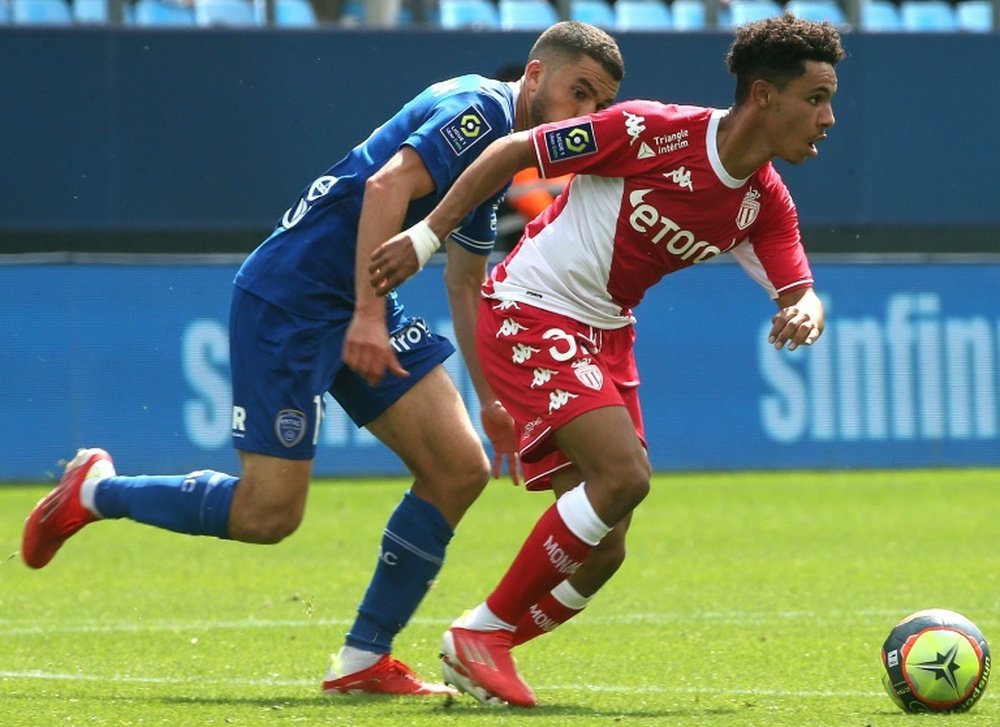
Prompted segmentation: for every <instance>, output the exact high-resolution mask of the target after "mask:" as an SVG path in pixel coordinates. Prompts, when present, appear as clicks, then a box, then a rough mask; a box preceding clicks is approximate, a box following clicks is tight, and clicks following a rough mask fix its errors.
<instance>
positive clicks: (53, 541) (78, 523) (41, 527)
mask: <svg viewBox="0 0 1000 727" xmlns="http://www.w3.org/2000/svg"><path fill="white" fill-rule="evenodd" d="M114 475H115V466H114V464H113V463H112V461H111V455H109V454H108V453H107V452H105V451H104V450H103V449H81V450H79V451H78V452H77V453H76V456H75V457H74V458H73V459H71V460H70V461H69V463H68V464H67V465H66V471H65V472H64V473H63V476H62V478H61V479H60V480H59V484H58V485H57V486H56V488H55V489H54V490H52V492H50V493H49V494H48V495H46V496H45V497H44V498H42V499H41V500H39V502H38V504H37V505H35V509H34V510H32V511H31V514H30V515H28V519H27V520H25V521H24V534H23V535H22V536H21V557H22V558H24V562H25V563H27V564H28V565H29V566H30V567H32V568H42V567H44V566H46V565H48V562H49V561H50V560H52V558H53V556H55V554H56V552H57V551H58V550H59V548H61V547H62V544H63V543H65V542H66V540H67V539H68V538H69V536H71V535H72V534H73V533H75V532H76V531H77V530H79V529H80V528H82V527H83V526H84V525H87V524H89V523H92V522H94V521H95V520H97V519H98V518H97V516H96V515H94V514H93V513H92V512H90V511H89V510H88V509H87V508H85V507H84V506H83V503H82V502H81V501H80V487H81V486H82V485H83V482H84V480H87V479H90V478H92V477H97V478H99V479H104V478H105V477H114Z"/></svg>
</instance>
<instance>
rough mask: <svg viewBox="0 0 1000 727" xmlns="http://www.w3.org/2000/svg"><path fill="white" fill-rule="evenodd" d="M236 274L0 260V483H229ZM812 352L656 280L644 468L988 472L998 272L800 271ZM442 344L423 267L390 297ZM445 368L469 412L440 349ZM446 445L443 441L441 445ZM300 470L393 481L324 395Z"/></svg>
mask: <svg viewBox="0 0 1000 727" xmlns="http://www.w3.org/2000/svg"><path fill="white" fill-rule="evenodd" d="M235 269H236V263H234V262H231V261H227V262H209V263H195V262H192V263H188V264H177V263H173V262H172V263H170V264H157V263H143V264H109V263H95V264H40V263H39V264H34V263H26V264H12V265H2V266H0V291H3V292H2V301H3V303H2V307H0V323H2V330H3V332H4V342H3V344H2V346H0V382H2V383H0V481H42V480H49V479H51V478H54V477H56V476H57V474H58V471H59V467H58V462H59V460H60V459H65V458H68V457H69V456H70V455H72V453H73V452H74V451H75V449H76V448H77V447H80V446H100V447H104V448H105V449H108V450H109V451H110V452H111V454H112V455H113V456H114V457H115V460H116V463H117V465H118V467H119V470H120V471H122V472H127V473H141V472H146V473H152V472H159V473H182V472H188V471H191V470H195V469H201V468H206V467H210V468H214V469H220V470H227V471H231V472H234V471H238V461H237V458H236V456H235V454H234V452H233V450H232V448H231V444H230V436H229V430H230V418H231V402H230V388H229V371H228V340H227V336H228V334H227V318H228V307H229V295H230V289H231V281H232V277H233V274H234V272H235ZM814 273H815V275H816V279H817V289H818V290H819V291H820V293H821V294H822V296H823V297H824V299H825V301H826V304H827V311H828V319H827V330H826V333H825V335H824V337H823V339H822V340H821V341H820V343H818V344H817V345H816V346H813V347H809V348H804V349H799V350H797V351H776V350H774V349H773V348H772V347H770V346H769V345H768V344H767V340H766V339H767V331H768V329H769V326H770V322H769V321H770V317H771V315H772V314H773V312H774V308H773V304H772V303H771V302H770V301H769V300H768V299H767V297H766V295H765V294H764V292H763V291H762V289H761V288H760V287H759V286H758V285H757V284H756V283H754V282H753V281H751V280H750V279H749V278H748V277H747V276H746V274H745V273H744V272H743V271H742V269H741V268H739V267H738V266H737V265H734V264H732V263H728V262H713V263H709V264H706V265H704V266H699V267H698V269H696V270H695V269H690V270H686V271H682V272H680V273H677V274H675V275H671V276H669V277H668V278H666V279H665V280H664V281H663V282H662V283H661V284H660V285H659V286H657V288H654V289H653V290H652V291H650V293H649V294H648V295H647V297H646V300H645V301H644V302H643V303H642V305H641V306H639V308H638V309H637V311H636V312H637V316H638V319H639V322H638V324H637V331H638V344H637V353H638V359H639V369H640V374H641V377H642V388H641V392H642V400H643V407H644V413H645V419H646V431H647V437H648V440H649V447H650V457H651V460H652V463H653V466H654V468H655V469H657V470H693V469H713V470H719V469H722V470H726V469H771V468H828V467H833V468H848V467H930V466H971V465H1000V429H998V408H1000V396H998V391H1000V363H998V361H1000V262H982V263H980V264H968V263H966V264H958V263H952V264H946V263H934V264H930V263H901V262H893V263H877V264H863V263H847V262H829V263H828V262H820V263H816V264H814ZM402 297H403V299H404V301H408V302H409V304H410V306H409V307H410V312H411V313H412V314H415V315H420V316H422V317H424V318H425V319H426V320H427V322H428V323H429V324H430V326H431V327H432V329H433V330H436V331H438V332H440V333H443V334H445V335H449V336H450V335H451V319H450V314H449V312H448V305H447V300H446V297H445V293H444V286H443V283H442V281H441V268H440V267H437V266H430V267H428V269H427V270H426V271H425V272H424V273H423V274H421V275H420V276H418V277H417V278H416V279H414V280H412V281H410V282H408V283H407V284H406V286H404V288H403V289H402ZM448 369H449V372H450V373H451V375H452V377H453V378H454V379H455V381H456V382H457V384H458V386H459V389H460V391H461V392H462V394H463V396H464V397H465V399H466V401H467V403H468V404H469V407H470V410H471V411H472V414H473V421H477V422H478V407H477V404H476V402H475V396H474V395H473V391H472V387H471V385H470V383H469V381H468V377H467V375H466V373H465V369H464V366H462V364H461V360H460V357H459V356H455V357H453V358H452V360H451V361H449V362H448ZM444 436H446V435H444ZM315 472H316V474H317V475H318V476H336V475H367V474H371V475H377V474H395V473H398V474H402V473H404V470H403V468H402V466H401V465H400V464H399V463H398V462H397V460H396V459H395V458H394V457H393V456H392V454H391V453H390V452H389V451H388V450H387V449H386V448H385V447H383V446H382V445H381V444H380V443H379V442H377V441H376V440H375V439H374V438H373V437H372V436H371V435H369V434H368V433H367V432H366V431H364V430H358V429H356V428H355V427H354V425H353V424H352V423H351V422H350V421H349V420H348V419H347V417H346V416H345V415H343V413H342V412H341V411H340V410H339V408H338V407H337V406H336V405H335V404H333V403H332V402H331V403H330V405H329V406H328V407H327V418H326V420H325V422H324V428H323V431H322V433H321V439H320V449H319V453H318V456H317V460H316V467H315Z"/></svg>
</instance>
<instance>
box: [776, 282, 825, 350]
mask: <svg viewBox="0 0 1000 727" xmlns="http://www.w3.org/2000/svg"><path fill="white" fill-rule="evenodd" d="M777 303H778V309H779V310H778V312H777V313H775V314H774V317H773V318H772V319H771V332H770V334H769V335H768V337H767V340H768V342H770V343H772V344H774V347H775V348H777V349H781V348H783V347H784V346H785V344H786V343H787V344H788V350H789V351H794V350H795V349H796V348H798V347H799V346H811V345H812V344H813V343H815V342H816V340H817V339H818V338H819V337H820V336H821V335H822V334H823V326H824V321H825V318H824V313H823V301H821V300H820V299H819V296H818V295H816V292H815V291H814V290H813V289H812V288H800V289H798V290H793V291H792V292H790V293H786V294H785V295H781V296H779V297H778V300H777Z"/></svg>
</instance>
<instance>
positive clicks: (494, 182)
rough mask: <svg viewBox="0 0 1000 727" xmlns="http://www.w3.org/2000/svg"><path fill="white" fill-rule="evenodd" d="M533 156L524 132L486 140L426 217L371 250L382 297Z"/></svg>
mask: <svg viewBox="0 0 1000 727" xmlns="http://www.w3.org/2000/svg"><path fill="white" fill-rule="evenodd" d="M534 158H535V157H534V151H533V149H532V144H531V137H530V135H529V132H528V131H521V132H518V133H516V134H511V135H510V136H506V137H504V138H503V139H498V140H497V141H494V142H493V143H492V144H490V145H489V146H488V147H487V148H486V150H485V151H484V152H483V153H482V155H481V156H480V157H479V158H478V159H476V161H474V162H473V163H472V164H470V165H469V168H468V169H466V170H465V171H464V172H462V174H461V175H460V176H459V178H458V179H456V180H455V183H454V184H453V185H452V186H451V189H449V190H448V193H447V194H446V195H445V196H444V197H443V198H442V200H441V201H440V202H439V203H438V205H437V207H435V208H434V209H433V210H432V211H431V213H430V214H429V215H427V217H426V218H425V219H423V220H421V221H420V222H418V223H417V224H415V225H414V226H413V227H411V228H409V229H408V230H404V231H403V232H401V233H399V234H398V235H395V236H394V237H392V238H390V239H389V240H388V241H386V242H384V243H382V245H380V246H379V247H378V249H376V250H375V251H374V252H373V253H372V256H371V262H370V264H369V266H368V274H369V276H370V284H371V287H372V289H373V290H374V291H375V293H376V295H386V294H387V293H388V292H389V291H391V290H392V289H393V288H396V287H398V286H399V285H401V284H402V283H403V282H405V281H406V280H408V279H409V278H411V277H413V276H414V275H415V274H416V273H417V272H419V271H420V270H421V269H422V268H423V266H424V263H426V262H427V260H428V259H429V258H430V256H431V255H432V254H434V251H435V250H437V249H438V248H439V247H440V246H441V241H442V240H443V239H444V238H445V237H447V236H448V234H450V233H451V231H452V230H454V229H455V228H456V227H458V224H459V223H460V222H461V221H462V218H464V217H465V216H466V215H467V214H469V212H471V211H472V210H473V209H475V208H476V207H477V206H479V205H480V204H482V203H483V202H485V201H486V200H487V199H489V198H490V197H492V196H493V195H494V194H496V193H497V192H499V191H500V189H501V188H502V187H503V186H504V185H505V184H507V182H509V181H510V180H511V178H512V177H513V176H514V175H515V174H516V173H517V172H518V171H519V170H521V169H524V168H525V167H528V166H531V165H532V164H533V163H534Z"/></svg>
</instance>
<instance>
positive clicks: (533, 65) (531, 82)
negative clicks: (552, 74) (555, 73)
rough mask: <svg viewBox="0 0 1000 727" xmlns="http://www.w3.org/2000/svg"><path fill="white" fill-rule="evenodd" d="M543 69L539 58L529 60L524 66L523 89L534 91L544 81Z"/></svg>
mask: <svg viewBox="0 0 1000 727" xmlns="http://www.w3.org/2000/svg"><path fill="white" fill-rule="evenodd" d="M543 70H544V66H543V64H542V62H541V61H540V60H538V59H537V58H535V59H534V60H530V61H528V65H526V66H525V67H524V85H523V86H522V88H521V90H522V91H525V90H530V91H531V92H534V91H535V89H537V88H538V86H539V84H540V83H541V81H542V72H543Z"/></svg>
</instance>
